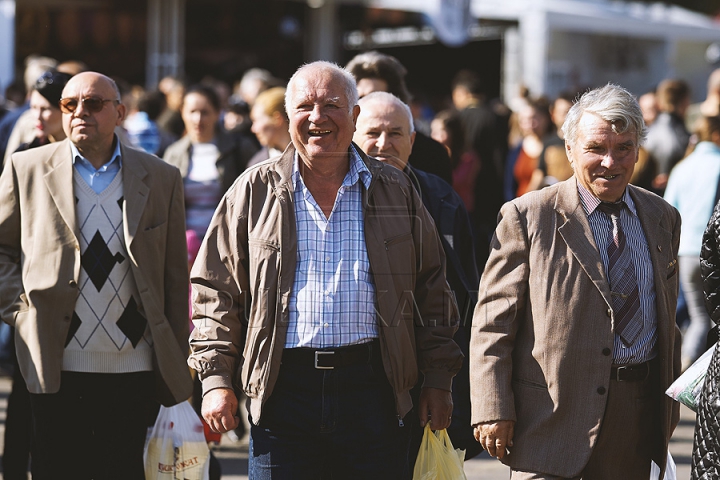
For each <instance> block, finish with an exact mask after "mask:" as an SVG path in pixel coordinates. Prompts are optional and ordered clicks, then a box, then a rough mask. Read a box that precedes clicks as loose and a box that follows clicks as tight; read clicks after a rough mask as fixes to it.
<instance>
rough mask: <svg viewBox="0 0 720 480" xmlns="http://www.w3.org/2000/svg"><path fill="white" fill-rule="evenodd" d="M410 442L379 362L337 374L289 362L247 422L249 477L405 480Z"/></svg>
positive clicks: (263, 479)
mask: <svg viewBox="0 0 720 480" xmlns="http://www.w3.org/2000/svg"><path fill="white" fill-rule="evenodd" d="M408 416H409V415H408ZM409 440H410V428H409V426H405V423H404V422H403V421H401V420H400V419H399V418H398V416H397V413H396V409H395V397H394V395H393V391H392V388H391V387H390V384H389V382H388V380H387V377H386V376H385V371H384V370H383V366H382V364H381V362H380V361H376V362H374V364H365V365H352V366H347V367H340V368H336V369H334V370H317V369H315V368H314V367H313V366H298V365H293V364H289V363H287V362H286V363H283V365H282V366H281V367H280V375H279V378H278V380H277V383H276V385H275V388H274V389H273V392H272V394H271V395H270V398H269V399H268V400H267V402H266V403H265V405H264V406H263V410H262V418H261V419H260V424H259V425H254V424H252V422H251V427H250V453H249V456H250V458H249V478H250V480H268V479H293V480H297V479H313V480H314V479H319V478H323V479H326V478H328V479H329V478H333V479H340V478H341V479H354V478H357V479H368V478H372V479H373V480H381V479H388V480H390V479H392V480H402V479H409V478H410V471H409V468H408V463H407V453H408V447H409Z"/></svg>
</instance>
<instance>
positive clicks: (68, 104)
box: [59, 97, 117, 113]
mask: <svg viewBox="0 0 720 480" xmlns="http://www.w3.org/2000/svg"><path fill="white" fill-rule="evenodd" d="M80 102H82V106H83V109H84V110H87V111H88V112H90V113H98V112H100V111H101V110H102V109H103V108H105V104H106V103H110V102H117V100H115V99H107V100H106V99H104V98H100V97H84V98H82V99H80V100H78V99H77V98H61V99H60V103H59V105H60V111H61V112H62V113H73V112H74V111H75V110H77V108H78V104H79V103H80Z"/></svg>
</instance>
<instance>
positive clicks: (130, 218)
mask: <svg viewBox="0 0 720 480" xmlns="http://www.w3.org/2000/svg"><path fill="white" fill-rule="evenodd" d="M120 151H121V154H122V169H121V172H122V180H123V197H124V198H125V202H124V203H125V208H124V209H123V215H124V218H123V223H124V225H125V227H124V229H125V243H126V248H128V250H129V249H130V245H131V244H132V241H133V239H134V238H135V235H136V234H137V229H138V226H139V225H140V218H141V217H142V214H143V211H144V210H145V204H146V203H147V199H148V195H149V193H150V187H148V186H147V185H146V184H145V182H144V181H143V179H144V178H145V177H146V176H147V170H145V166H144V165H143V164H142V162H141V161H140V160H139V159H138V158H137V157H136V156H135V155H134V154H133V153H132V150H128V149H126V148H125V146H124V145H122V144H120Z"/></svg>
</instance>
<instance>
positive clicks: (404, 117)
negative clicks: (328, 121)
mask: <svg viewBox="0 0 720 480" xmlns="http://www.w3.org/2000/svg"><path fill="white" fill-rule="evenodd" d="M371 98H372V97H371ZM398 102H399V100H398ZM353 140H354V141H355V143H357V144H358V145H359V146H360V148H361V149H362V150H363V151H364V152H365V153H367V154H368V155H370V156H371V157H375V158H377V159H378V160H381V161H383V162H387V163H389V164H390V165H392V166H394V167H396V168H399V169H400V170H403V169H404V168H405V166H406V165H407V163H408V159H409V158H410V152H411V151H412V145H413V142H414V141H415V132H412V131H411V127H410V118H408V113H407V111H406V110H405V109H404V108H402V106H400V105H398V103H396V102H395V101H391V100H386V99H376V98H373V99H372V100H371V99H370V98H368V99H367V100H366V101H361V102H360V116H359V117H358V121H357V131H356V132H355V136H354V137H353Z"/></svg>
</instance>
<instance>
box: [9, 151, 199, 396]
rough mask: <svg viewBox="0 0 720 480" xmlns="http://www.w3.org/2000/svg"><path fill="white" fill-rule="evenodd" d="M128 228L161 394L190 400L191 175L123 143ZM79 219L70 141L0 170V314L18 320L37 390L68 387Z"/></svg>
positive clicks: (19, 345) (18, 340) (28, 375)
mask: <svg viewBox="0 0 720 480" xmlns="http://www.w3.org/2000/svg"><path fill="white" fill-rule="evenodd" d="M120 151H121V155H122V169H121V170H120V172H121V173H120V174H121V175H122V180H123V191H124V194H123V195H124V198H125V202H124V208H123V227H124V231H123V232H122V234H123V236H124V238H125V245H126V247H127V251H128V254H129V261H130V262H131V266H132V274H133V276H134V277H135V283H136V284H137V287H138V290H139V294H140V298H141V300H142V307H143V309H144V313H145V316H146V318H147V320H148V324H149V326H150V331H151V334H152V338H153V343H154V346H153V351H154V353H153V362H154V365H155V371H156V373H157V375H156V378H157V382H156V384H157V398H158V400H159V401H161V402H162V403H163V404H165V405H172V404H175V403H178V402H180V401H183V400H185V399H187V398H188V397H189V396H190V394H191V393H192V381H191V378H190V375H189V372H188V369H187V367H186V366H185V360H186V357H187V350H188V342H187V338H188V320H187V316H188V314H187V285H188V274H187V247H186V245H185V207H184V202H183V191H182V179H181V178H180V173H179V172H178V170H177V169H176V168H174V167H171V166H169V165H166V164H165V163H164V162H162V161H161V160H159V159H158V158H157V157H154V156H152V155H148V154H146V153H143V152H140V151H138V150H134V149H132V148H130V147H126V146H125V145H123V144H122V143H121V144H120ZM79 232H80V230H79V227H78V225H77V221H76V218H75V197H74V195H73V162H72V154H71V152H70V142H69V141H68V140H65V141H62V142H58V143H53V144H50V145H46V146H44V147H38V148H34V149H32V150H27V151H24V152H21V153H16V154H14V155H12V157H11V159H10V163H8V164H7V165H5V168H4V170H3V174H2V176H0V316H2V319H3V320H4V321H5V322H7V323H9V324H10V325H13V326H14V327H15V329H16V332H15V346H16V349H17V355H18V361H19V363H20V370H21V371H22V374H23V377H24V378H25V381H26V382H27V386H28V390H30V392H31V393H54V392H57V391H58V389H59V388H60V371H61V368H62V358H63V351H64V348H65V339H66V338H67V334H68V329H69V327H70V320H71V318H72V314H73V311H74V309H75V302H76V300H77V297H78V293H79V289H78V284H77V282H78V276H79V274H80V244H79V243H78V235H79Z"/></svg>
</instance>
